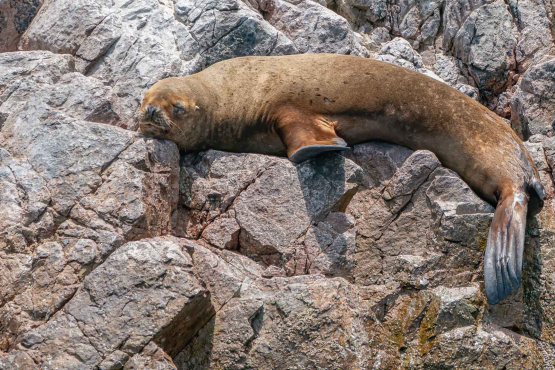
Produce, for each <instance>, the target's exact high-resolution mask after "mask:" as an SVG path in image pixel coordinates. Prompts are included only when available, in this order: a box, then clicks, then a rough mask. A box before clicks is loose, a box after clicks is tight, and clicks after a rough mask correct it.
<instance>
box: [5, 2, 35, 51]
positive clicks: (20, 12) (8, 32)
mask: <svg viewBox="0 0 555 370" xmlns="http://www.w3.org/2000/svg"><path fill="white" fill-rule="evenodd" d="M42 3H43V0H11V1H2V2H1V3H0V53H4V52H6V51H15V50H17V43H18V42H19V39H20V37H21V35H23V33H24V32H25V31H26V30H27V28H29V24H30V23H31V21H32V20H33V17H34V16H35V15H36V14H37V12H38V10H39V9H40V7H41V5H42Z"/></svg>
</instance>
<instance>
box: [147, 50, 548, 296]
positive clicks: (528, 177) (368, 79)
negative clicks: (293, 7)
mask: <svg viewBox="0 0 555 370" xmlns="http://www.w3.org/2000/svg"><path fill="white" fill-rule="evenodd" d="M174 104H180V105H182V106H184V107H186V111H187V114H185V115H184V116H183V117H180V118H179V119H177V118H172V117H173V116H172V109H173V108H172V106H173V105H174ZM148 106H154V107H156V108H157V112H159V114H157V115H155V116H157V117H156V118H153V120H152V121H151V120H149V119H147V117H148V114H147V115H145V111H146V109H147V107H148ZM195 107H196V109H195ZM141 112H142V113H141V130H142V132H143V133H144V134H145V135H148V136H155V137H160V138H166V139H170V140H173V141H175V142H176V143H177V144H178V146H179V148H180V149H181V150H185V151H196V150H204V149H208V148H213V149H218V150H225V151H235V152H255V153H262V154H274V155H288V156H289V158H290V159H292V160H294V161H302V160H305V159H307V158H309V157H311V156H314V155H317V154H318V153H321V152H323V151H329V150H343V149H344V148H345V144H346V145H354V144H358V143H361V142H364V141H368V140H376V139H379V140H383V141H388V142H393V143H396V144H399V145H403V146H407V147H409V148H411V149H414V150H418V149H427V150H430V151H432V152H434V153H435V154H436V155H437V157H438V158H439V160H440V161H441V162H442V164H443V165H444V166H446V167H448V168H451V169H452V170H454V171H456V172H457V173H458V174H459V175H460V176H461V178H462V179H463V180H464V181H465V182H467V183H468V184H469V185H470V186H471V187H472V189H473V190H474V191H476V192H477V193H478V195H480V196H481V197H482V198H483V199H485V200H487V201H488V202H490V203H491V204H494V205H495V204H497V203H499V204H498V207H497V210H496V212H495V215H494V219H493V222H492V225H491V229H490V230H491V231H490V235H489V237H488V247H487V248H486V249H487V251H486V257H485V265H484V270H485V271H484V274H485V280H486V295H487V297H488V299H489V301H490V302H491V303H492V304H494V303H497V302H498V301H499V300H501V299H503V298H504V297H505V296H506V295H507V294H509V293H510V292H512V291H513V290H516V289H518V286H519V285H520V280H521V268H522V250H523V248H524V237H523V235H524V230H525V226H526V212H527V210H528V209H530V211H531V212H538V211H539V209H541V206H542V204H543V203H542V199H545V191H544V190H543V187H542V186H541V183H540V181H539V176H538V171H537V168H536V166H535V165H534V163H533V161H532V159H531V157H530V155H529V153H528V152H527V151H526V149H525V148H524V145H523V144H522V142H521V141H520V139H519V138H518V137H517V136H516V134H515V133H514V132H513V131H512V130H511V128H510V127H509V126H508V125H507V124H506V123H505V122H503V121H502V120H501V118H499V117H498V116H497V115H495V114H493V113H492V112H490V111H489V110H488V109H487V108H485V107H484V106H482V105H481V104H479V103H478V102H476V101H474V100H473V99H471V98H469V97H467V96H466V95H464V94H462V93H460V92H459V91H457V90H455V89H453V88H451V87H449V86H447V85H446V84H444V83H441V82H439V81H436V80H434V79H432V78H430V77H428V76H425V75H422V74H420V73H417V72H414V71H410V70H408V69H405V68H402V67H398V66H394V65H391V64H388V63H384V62H379V61H374V60H369V59H364V58H358V57H353V56H343V55H333V54H311V55H292V56H281V57H244V58H236V59H232V60H227V61H224V62H220V63H216V64H215V65H213V66H211V67H209V68H207V69H205V70H204V71H202V72H200V73H197V74H194V75H191V76H186V77H179V78H168V79H165V80H162V81H160V82H158V83H156V84H155V85H153V86H152V87H151V89H149V91H148V92H147V93H146V94H145V96H144V99H143V104H142V106H141ZM517 198H518V200H519V202H517V203H518V204H516V203H514V202H512V201H511V199H512V200H513V201H514V200H515V199H517ZM508 214H510V215H512V217H509V216H507V215H508Z"/></svg>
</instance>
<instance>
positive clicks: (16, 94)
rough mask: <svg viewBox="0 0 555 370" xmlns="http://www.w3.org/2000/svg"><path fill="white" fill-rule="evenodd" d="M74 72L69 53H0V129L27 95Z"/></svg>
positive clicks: (20, 106)
mask: <svg viewBox="0 0 555 370" xmlns="http://www.w3.org/2000/svg"><path fill="white" fill-rule="evenodd" d="M74 71H75V60H74V58H73V57H71V56H70V55H57V54H53V53H50V52H42V51H32V52H14V53H2V54H0V92H1V94H0V130H1V129H2V127H3V126H4V125H5V122H7V121H8V119H9V118H10V116H16V115H17V113H19V111H20V110H21V108H23V106H24V105H25V103H26V102H27V99H29V97H30V96H31V95H33V94H35V93H36V92H37V91H40V90H42V89H43V88H46V87H50V86H51V85H53V84H55V83H56V82H57V81H58V80H59V79H60V78H61V77H62V76H63V75H65V74H67V73H70V72H74Z"/></svg>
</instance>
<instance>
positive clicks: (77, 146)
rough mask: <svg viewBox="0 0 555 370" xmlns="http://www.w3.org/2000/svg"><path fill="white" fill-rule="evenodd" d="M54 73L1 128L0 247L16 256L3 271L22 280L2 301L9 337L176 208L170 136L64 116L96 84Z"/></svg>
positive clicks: (167, 223)
mask: <svg viewBox="0 0 555 370" xmlns="http://www.w3.org/2000/svg"><path fill="white" fill-rule="evenodd" d="M70 76H72V75H70ZM72 77H73V79H74V80H76V81H86V80H87V79H86V78H85V77H82V76H81V77H76V76H72ZM59 81H60V84H59V85H56V87H59V89H55V93H54V94H51V95H47V94H46V89H47V88H45V90H40V91H38V92H37V93H36V94H35V95H34V96H33V97H32V98H29V101H28V102H27V103H26V105H25V106H24V107H23V108H21V109H20V112H19V114H15V113H14V114H13V115H12V116H11V117H10V119H9V120H8V121H7V122H6V125H5V127H4V129H3V131H2V134H3V135H4V140H5V141H4V142H3V145H4V148H5V149H3V150H2V161H1V162H0V163H1V169H2V171H3V172H2V173H3V174H5V176H2V180H1V181H2V183H4V184H5V186H6V188H7V189H8V190H9V191H8V192H7V194H6V195H4V196H3V197H2V199H1V200H0V202H2V204H3V205H5V206H6V210H9V212H7V213H6V215H5V216H2V217H0V219H1V221H0V225H2V229H1V230H0V246H2V248H6V249H7V250H13V251H14V252H17V253H20V254H21V255H19V256H18V257H17V258H16V259H15V260H12V261H9V262H8V265H7V266H10V265H13V267H14V269H11V270H10V272H8V273H7V274H8V275H9V276H7V277H6V278H7V281H17V280H20V281H21V283H19V284H21V285H19V284H15V286H14V288H16V286H18V285H19V286H18V287H17V288H16V289H14V290H13V291H11V292H9V293H6V294H7V297H10V298H9V302H8V303H7V304H5V305H3V307H2V308H1V309H0V310H1V311H2V315H1V316H0V322H1V325H7V323H8V322H9V323H10V325H9V328H10V329H9V330H6V331H4V332H3V333H2V340H6V341H7V342H8V343H10V345H11V343H13V342H14V341H17V340H18V339H17V338H18V336H21V335H22V334H23V333H25V332H26V331H28V330H30V329H31V328H32V327H34V326H37V325H40V323H42V322H44V321H46V320H48V319H49V318H50V317H51V316H52V315H53V314H54V313H55V312H57V311H58V310H59V309H60V308H61V307H62V306H63V305H64V304H65V303H66V302H67V301H68V300H69V299H71V297H72V296H73V295H74V294H75V292H76V290H77V288H78V287H79V284H80V283H81V282H82V280H83V278H84V277H85V276H86V275H87V274H88V273H89V272H90V270H91V269H92V268H93V267H95V266H98V265H99V264H100V263H102V261H104V260H105V258H106V257H107V256H108V255H110V253H112V252H113V251H114V250H115V249H116V248H118V247H119V246H121V245H122V244H124V243H125V242H126V241H128V240H133V239H135V238H140V237H145V236H152V235H160V234H164V233H166V232H167V231H168V230H170V229H171V214H172V213H173V211H174V209H175V208H176V206H177V189H178V175H177V170H178V169H177V164H178V150H177V147H176V146H175V144H173V143H170V142H163V141H158V140H148V141H145V139H139V138H137V136H136V134H134V133H132V132H130V131H126V130H122V129H120V128H117V127H114V126H109V125H105V124H100V123H93V122H88V121H83V120H80V119H77V118H74V117H71V116H68V115H65V114H64V113H62V112H63V111H64V110H67V111H69V112H71V113H72V114H73V115H74V116H75V117H84V118H90V117H91V112H93V113H94V112H97V113H98V112H99V110H98V109H97V108H98V106H102V105H103V100H102V98H100V99H94V98H92V101H93V102H90V103H89V102H88V101H87V99H84V97H87V95H86V94H87V93H93V92H92V91H91V90H94V89H97V88H100V87H99V86H98V85H95V84H93V85H92V86H93V87H92V88H91V90H87V89H86V88H85V86H88V85H84V86H83V89H81V90H79V89H76V88H71V89H69V88H68V87H67V86H68V85H69V86H72V82H71V79H65V78H64V77H63V78H61V79H60V80H59ZM66 84H68V85H66ZM100 92H102V89H100V91H98V93H100ZM58 93H59V94H58ZM58 103H60V104H58ZM100 111H101V112H102V109H101V110H100ZM100 116H101V115H100ZM96 117H99V115H96ZM16 158H17V159H16ZM12 186H15V188H13V187H12ZM18 189H21V190H18ZM6 196H7V197H6ZM13 202H16V203H13ZM15 204H17V207H14V205H15ZM15 220H17V222H16V223H14V221H15ZM51 238H55V240H56V242H55V243H52V242H48V240H49V239H51ZM44 242H46V243H44ZM31 246H34V247H33V248H31ZM16 261H28V263H29V265H28V266H24V265H23V266H22V265H21V262H16ZM14 263H15V264H14ZM25 263H27V262H25ZM39 302H40V303H39Z"/></svg>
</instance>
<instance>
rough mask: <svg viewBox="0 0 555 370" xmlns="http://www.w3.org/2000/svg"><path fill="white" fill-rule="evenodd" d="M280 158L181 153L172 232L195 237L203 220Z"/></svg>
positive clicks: (226, 205) (222, 208)
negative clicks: (176, 207) (177, 197)
mask: <svg viewBox="0 0 555 370" xmlns="http://www.w3.org/2000/svg"><path fill="white" fill-rule="evenodd" d="M287 162H288V161H287V160H286V159H283V158H276V157H270V156H263V155H256V154H232V153H224V152H220V151H215V150H209V151H206V152H202V153H199V154H188V155H185V156H183V158H182V159H181V165H180V172H181V175H180V180H179V194H180V195H179V204H180V210H178V212H177V213H176V215H175V217H174V220H175V225H174V226H175V229H174V233H175V234H176V235H179V236H187V237H193V238H198V237H199V236H200V234H201V233H202V230H203V229H204V227H205V226H206V224H207V223H209V222H211V221H212V220H214V219H215V218H216V217H218V216H219V215H221V214H222V213H225V211H226V210H227V209H229V207H230V206H231V204H232V203H233V202H234V201H235V198H236V197H237V196H238V195H239V194H240V193H241V192H242V191H244V190H245V189H246V188H247V187H248V186H249V185H250V184H251V183H253V182H254V181H255V180H256V178H257V177H258V176H260V174H262V173H263V172H264V171H265V170H266V169H267V168H269V167H271V166H273V165H276V164H278V163H280V164H281V163H287Z"/></svg>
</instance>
